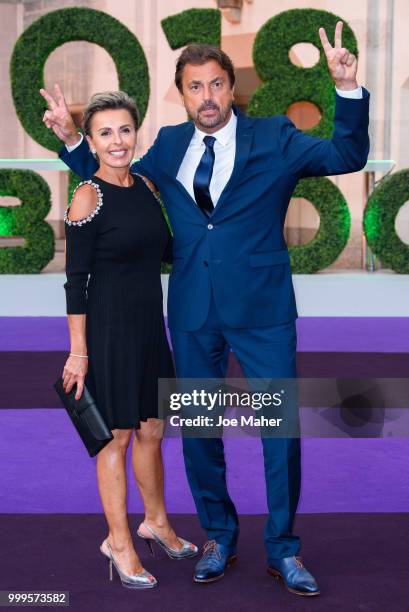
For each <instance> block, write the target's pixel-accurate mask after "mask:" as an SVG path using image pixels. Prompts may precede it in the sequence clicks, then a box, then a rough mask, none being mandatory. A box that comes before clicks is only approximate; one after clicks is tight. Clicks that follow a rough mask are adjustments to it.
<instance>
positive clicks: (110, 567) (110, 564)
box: [109, 559, 114, 582]
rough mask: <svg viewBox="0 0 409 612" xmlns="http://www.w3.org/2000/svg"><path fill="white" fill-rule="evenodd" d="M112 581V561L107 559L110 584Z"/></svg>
mask: <svg viewBox="0 0 409 612" xmlns="http://www.w3.org/2000/svg"><path fill="white" fill-rule="evenodd" d="M113 579H114V576H113V571H112V559H109V580H110V581H111V582H112V581H113Z"/></svg>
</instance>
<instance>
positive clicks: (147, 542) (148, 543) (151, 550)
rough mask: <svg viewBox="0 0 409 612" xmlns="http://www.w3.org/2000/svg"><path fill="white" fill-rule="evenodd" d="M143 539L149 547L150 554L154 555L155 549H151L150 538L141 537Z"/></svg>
mask: <svg viewBox="0 0 409 612" xmlns="http://www.w3.org/2000/svg"><path fill="white" fill-rule="evenodd" d="M143 540H144V541H145V542H146V546H147V547H148V548H149V552H150V553H151V556H152V557H154V556H155V551H154V550H153V545H152V540H151V539H149V538H143Z"/></svg>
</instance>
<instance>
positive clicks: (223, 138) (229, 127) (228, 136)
mask: <svg viewBox="0 0 409 612" xmlns="http://www.w3.org/2000/svg"><path fill="white" fill-rule="evenodd" d="M236 126H237V117H236V115H235V113H234V112H233V109H232V111H231V115H230V119H229V120H228V122H227V123H226V125H225V126H224V127H222V128H220V130H217V132H213V134H206V132H202V130H199V128H197V127H196V126H195V139H197V140H198V141H199V142H200V143H201V142H202V141H203V138H204V137H205V136H209V135H210V136H214V137H215V138H216V140H217V142H219V143H220V144H221V145H223V146H224V147H225V146H226V145H227V144H228V143H229V142H230V141H231V140H232V139H233V138H234V136H235V134H236Z"/></svg>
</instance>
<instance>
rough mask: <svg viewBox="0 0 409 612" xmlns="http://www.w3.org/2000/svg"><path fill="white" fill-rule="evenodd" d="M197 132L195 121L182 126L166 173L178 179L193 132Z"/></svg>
mask: <svg viewBox="0 0 409 612" xmlns="http://www.w3.org/2000/svg"><path fill="white" fill-rule="evenodd" d="M194 131H195V124H194V123H193V121H189V122H187V123H185V124H184V125H183V126H181V130H180V132H181V133H180V134H178V137H177V140H176V142H175V143H174V146H173V148H172V151H171V155H170V162H169V166H168V168H167V169H166V172H167V173H168V174H170V176H172V177H173V178H174V179H176V176H177V173H178V172H179V168H180V165H181V163H182V161H183V158H184V156H185V154H186V151H187V148H188V146H189V143H190V141H191V140H192V136H193V132H194Z"/></svg>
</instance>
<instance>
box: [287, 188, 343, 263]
mask: <svg viewBox="0 0 409 612" xmlns="http://www.w3.org/2000/svg"><path fill="white" fill-rule="evenodd" d="M292 197H293V198H305V199H306V200H308V201H309V202H311V204H313V205H314V206H315V208H316V210H317V212H318V214H319V216H320V226H319V229H318V232H317V233H316V235H315V236H314V238H313V239H312V240H311V241H310V242H308V244H303V245H301V246H293V247H290V248H289V253H290V259H291V269H292V272H293V273H294V274H313V273H314V272H318V271H319V270H322V269H323V268H326V267H327V266H329V265H331V264H332V263H333V262H334V261H335V260H336V259H337V257H338V256H339V255H340V254H341V253H342V251H343V250H344V248H345V246H346V244H347V242H348V238H349V232H350V228H351V215H350V212H349V209H348V205H347V203H346V201H345V198H344V196H343V195H342V193H341V191H340V190H339V189H338V187H337V186H336V185H334V184H333V183H331V181H330V180H329V179H327V178H308V179H302V180H300V181H299V182H298V185H297V187H296V189H295V191H294V193H293V196H292Z"/></svg>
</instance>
